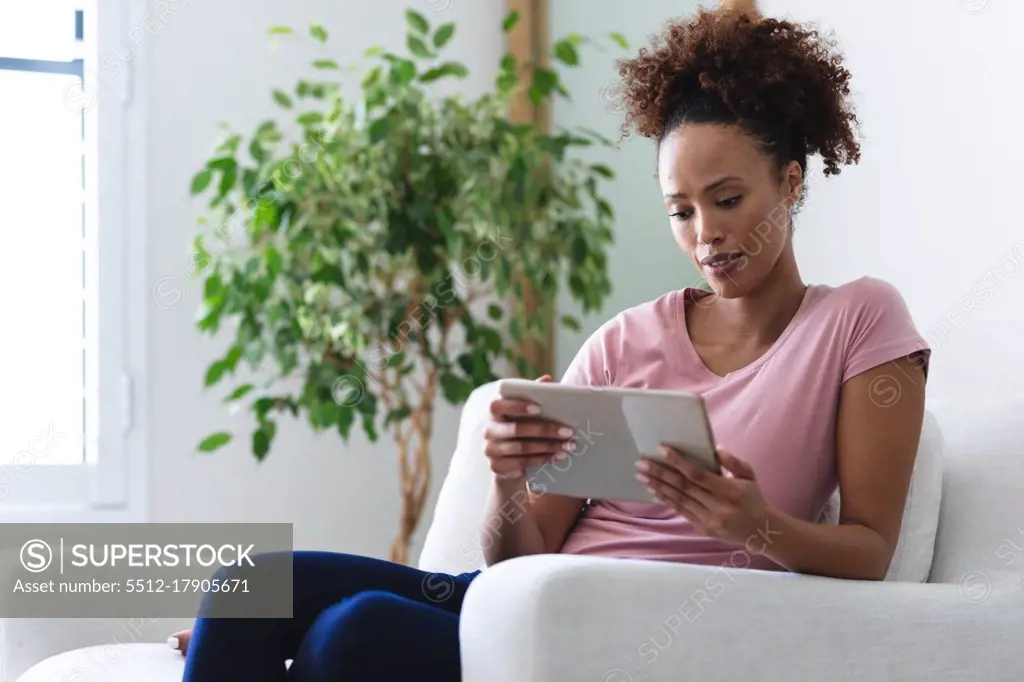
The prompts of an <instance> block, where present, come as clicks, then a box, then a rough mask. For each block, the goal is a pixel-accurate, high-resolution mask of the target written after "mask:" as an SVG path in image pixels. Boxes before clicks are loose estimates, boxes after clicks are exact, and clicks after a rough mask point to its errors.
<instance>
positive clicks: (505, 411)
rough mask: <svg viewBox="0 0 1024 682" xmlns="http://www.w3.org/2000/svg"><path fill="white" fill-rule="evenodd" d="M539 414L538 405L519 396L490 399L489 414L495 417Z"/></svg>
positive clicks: (533, 415)
mask: <svg viewBox="0 0 1024 682" xmlns="http://www.w3.org/2000/svg"><path fill="white" fill-rule="evenodd" d="M538 414H540V405H538V404H537V403H534V402H531V401H529V400H521V399H519V398H496V399H494V400H492V401H491V416H493V417H494V418H496V419H502V418H509V417H513V418H514V417H535V416H537V415H538Z"/></svg>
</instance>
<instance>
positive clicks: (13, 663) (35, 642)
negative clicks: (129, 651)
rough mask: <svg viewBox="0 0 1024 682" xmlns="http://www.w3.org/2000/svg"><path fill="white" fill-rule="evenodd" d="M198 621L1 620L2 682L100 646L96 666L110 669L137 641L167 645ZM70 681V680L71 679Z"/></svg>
mask: <svg viewBox="0 0 1024 682" xmlns="http://www.w3.org/2000/svg"><path fill="white" fill-rule="evenodd" d="M194 620H195V619H194V618H144V617H140V618H6V619H0V682H14V680H16V679H18V676H19V675H21V674H22V673H23V672H25V671H26V670H28V669H29V668H31V667H32V666H33V665H35V664H36V663H38V662H40V661H42V660H45V659H47V658H49V657H50V656H55V655H56V654H59V653H63V652H65V651H70V650H72V649H80V648H82V647H87V646H99V647H102V649H101V650H100V651H99V653H98V654H97V656H98V657H99V660H97V661H94V664H96V665H100V666H104V667H109V666H113V665H115V664H116V663H117V661H118V660H119V659H120V657H121V656H123V655H124V651H125V649H124V647H125V646H127V645H129V644H134V643H137V642H166V641H167V637H168V636H169V635H171V634H172V633H174V632H177V631H178V630H184V629H185V628H189V627H192V623H193V622H194ZM69 679H70V678H69Z"/></svg>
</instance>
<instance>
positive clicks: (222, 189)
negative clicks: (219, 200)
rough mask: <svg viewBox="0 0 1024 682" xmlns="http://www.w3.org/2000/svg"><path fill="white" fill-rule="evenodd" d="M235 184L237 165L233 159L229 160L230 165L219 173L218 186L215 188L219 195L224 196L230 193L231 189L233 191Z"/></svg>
mask: <svg viewBox="0 0 1024 682" xmlns="http://www.w3.org/2000/svg"><path fill="white" fill-rule="evenodd" d="M237 182H238V164H237V163H235V160H234V159H232V160H231V165H229V166H227V167H226V168H224V170H223V171H222V172H221V175H220V185H219V186H218V187H217V191H218V192H219V193H220V195H221V196H224V195H225V194H227V193H228V192H230V191H231V190H232V189H234V187H235V184H236V183H237Z"/></svg>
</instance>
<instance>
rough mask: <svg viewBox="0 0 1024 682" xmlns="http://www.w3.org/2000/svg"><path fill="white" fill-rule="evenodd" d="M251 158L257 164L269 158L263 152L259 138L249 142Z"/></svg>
mask: <svg viewBox="0 0 1024 682" xmlns="http://www.w3.org/2000/svg"><path fill="white" fill-rule="evenodd" d="M249 156H251V157H252V158H253V160H254V161H256V163H263V162H264V161H265V160H266V158H267V154H266V152H264V151H263V145H262V144H260V139H259V138H258V137H254V138H252V141H251V142H249Z"/></svg>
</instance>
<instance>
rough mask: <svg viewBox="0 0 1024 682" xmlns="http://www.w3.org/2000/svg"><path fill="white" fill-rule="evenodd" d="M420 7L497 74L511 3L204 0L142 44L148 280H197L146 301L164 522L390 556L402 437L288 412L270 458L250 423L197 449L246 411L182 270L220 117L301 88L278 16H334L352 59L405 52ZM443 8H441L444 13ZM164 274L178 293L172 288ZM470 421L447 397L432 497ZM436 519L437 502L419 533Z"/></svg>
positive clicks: (484, 74) (346, 57)
mask: <svg viewBox="0 0 1024 682" xmlns="http://www.w3.org/2000/svg"><path fill="white" fill-rule="evenodd" d="M150 4H153V3H152V2H151V3H150ZM177 4H178V5H179V6H180V5H182V4H183V3H182V2H181V1H180V0H179V2H178V3H177ZM407 7H413V8H416V9H418V10H420V11H422V12H423V13H424V14H425V15H427V16H428V17H431V18H432V20H433V21H435V22H439V21H442V20H444V21H455V22H456V23H457V31H456V36H455V38H454V40H453V43H452V45H451V46H450V47H449V49H450V51H451V56H452V58H455V59H459V60H462V61H463V62H465V63H466V64H467V65H468V66H469V67H470V69H471V78H470V79H469V80H468V82H467V85H466V87H467V89H469V90H471V91H472V90H476V89H478V88H480V87H482V86H486V85H487V84H488V83H490V81H491V79H492V78H493V75H494V72H495V66H496V64H497V62H498V59H499V58H500V56H501V53H502V50H503V37H502V33H501V19H502V17H503V15H504V2H501V1H500V0H486V1H483V0H473V2H452V0H423V1H422V2H421V1H419V0H377V1H376V2H369V3H358V2H339V1H336V0H290V1H289V2H279V1H277V0H259V1H254V0H202V1H199V0H193V1H192V2H190V3H188V4H187V5H185V6H183V7H181V8H180V9H179V10H177V12H176V13H175V14H174V15H173V16H172V17H169V18H168V20H167V21H166V22H164V25H163V26H162V27H161V28H160V30H159V31H157V32H155V33H154V34H153V35H151V36H149V37H148V39H147V42H146V43H145V45H143V47H142V49H143V50H144V54H142V55H141V59H140V63H144V64H145V66H144V72H143V73H142V74H140V75H139V83H140V85H141V87H142V88H143V92H142V93H141V96H142V97H144V98H145V105H146V109H147V111H148V115H147V119H148V125H147V131H146V140H145V142H146V146H147V150H146V159H147V160H146V185H147V200H146V203H147V206H146V212H145V230H146V239H147V241H148V244H147V253H148V258H147V261H146V274H147V282H148V283H149V285H153V284H155V283H156V282H158V281H160V280H161V279H162V278H166V277H172V278H176V279H177V280H178V281H179V282H180V284H181V291H182V292H183V293H184V301H183V302H182V303H181V304H180V305H178V306H177V307H172V308H169V309H165V308H163V307H161V306H160V305H157V304H156V303H154V304H153V305H151V306H149V308H148V310H147V317H146V321H145V323H146V325H147V335H148V354H147V372H148V378H149V382H148V384H149V385H148V395H146V400H147V401H148V433H149V442H148V451H149V455H150V457H151V464H150V467H149V471H150V475H149V484H148V488H149V490H148V497H149V519H150V520H152V521H155V522H171V521H176V522H213V521H232V522H241V521H250V522H253V521H284V522H288V521H290V522H294V523H295V544H296V547H299V548H316V549H328V550H337V551H347V552H355V553H361V554H368V555H374V556H384V555H386V552H387V549H388V546H389V545H390V542H391V540H392V538H393V535H394V532H395V529H396V528H397V522H398V493H397V490H398V474H397V463H396V458H395V454H394V448H393V446H391V445H390V444H389V443H387V442H384V443H382V444H379V445H376V446H373V445H371V444H369V443H367V442H366V440H365V438H364V437H362V432H361V429H359V428H358V426H357V427H356V428H354V429H353V433H354V434H355V437H354V439H353V441H352V442H351V444H350V445H347V446H346V445H344V444H343V443H342V441H341V439H340V437H338V436H337V435H335V434H328V435H325V436H323V437H320V438H315V437H312V436H310V435H309V429H308V427H307V426H305V425H304V424H294V423H293V424H286V423H282V424H281V428H280V430H279V434H278V437H277V440H276V442H275V445H274V448H273V450H272V451H271V452H270V454H269V456H268V457H267V459H266V460H265V461H264V462H263V463H262V464H257V462H256V461H255V460H254V458H253V457H252V455H251V454H250V451H249V449H248V430H247V429H243V430H241V431H240V434H239V435H241V436H242V440H241V442H236V443H234V444H232V445H230V446H229V447H227V448H224V449H222V450H220V451H218V452H216V453H214V454H211V455H196V454H193V452H194V447H195V445H196V444H197V443H198V442H199V440H200V439H201V438H202V437H204V436H205V435H207V434H209V433H212V432H213V431H216V430H221V429H223V428H225V427H236V428H238V427H245V426H247V422H245V421H243V420H242V418H241V417H238V418H229V417H228V416H227V414H226V413H225V411H224V409H223V406H222V405H221V403H220V399H221V397H222V396H223V394H224V391H223V389H221V390H212V391H203V390H202V379H203V376H204V373H205V369H206V367H207V365H208V363H209V362H210V361H211V360H212V359H214V358H215V357H216V356H217V354H218V353H220V352H221V351H222V350H223V348H224V346H223V343H218V342H216V341H213V340H210V339H209V338H207V337H203V336H200V335H199V333H198V332H197V331H196V330H195V327H194V322H193V320H194V314H195V309H196V304H197V303H198V302H199V299H200V295H201V290H200V282H198V281H197V282H191V281H189V279H188V276H187V274H186V272H185V270H189V268H190V266H189V263H190V261H189V256H190V250H189V248H188V245H189V243H190V241H191V238H192V235H193V234H194V231H195V219H196V217H197V215H199V213H200V212H201V206H200V204H199V202H193V201H191V200H190V199H189V197H188V196H187V192H188V187H189V182H190V179H191V177H192V174H193V173H194V172H195V171H196V170H197V169H199V168H200V167H201V165H202V164H203V163H204V162H205V160H206V159H207V158H208V154H209V152H210V151H211V150H212V145H213V143H214V140H215V138H216V135H217V133H218V131H217V124H218V123H219V122H220V121H228V122H230V123H231V124H232V126H233V127H234V128H236V129H238V130H240V131H244V132H249V131H251V130H252V129H253V127H254V126H255V125H256V124H258V123H259V122H260V121H261V120H263V119H264V118H266V117H269V116H273V115H275V113H276V112H277V111H279V110H278V109H276V106H275V105H274V104H273V102H272V100H271V99H270V94H269V93H270V90H271V88H272V87H274V86H279V87H285V88H288V89H290V88H291V87H293V85H294V82H295V79H296V77H297V75H298V74H299V73H300V72H301V71H302V70H304V69H305V65H306V64H307V63H308V59H309V58H310V56H311V54H312V53H311V52H310V51H309V50H300V49H289V47H288V46H287V45H285V44H282V45H281V46H280V47H278V48H277V49H276V50H271V49H270V48H269V46H268V40H267V38H266V34H265V30H266V28H267V27H269V26H272V25H276V24H287V25H291V26H294V27H296V28H302V29H303V30H304V29H305V27H306V26H307V25H308V24H309V23H310V22H313V21H319V22H322V23H323V24H324V25H325V27H326V28H327V30H328V32H329V33H330V41H329V43H328V46H329V52H330V56H332V57H334V58H335V59H337V61H339V62H342V63H350V62H351V61H352V60H356V59H358V58H359V57H360V56H361V55H362V53H363V51H364V50H365V49H366V48H367V47H369V46H371V45H376V44H383V45H385V46H387V47H389V48H391V49H395V50H403V51H404V47H403V46H404V36H405V19H404V11H405V9H406V8H407ZM440 12H444V15H443V17H436V15H437V14H438V13H440ZM306 73H312V72H311V71H307V72H306ZM179 265H181V266H182V267H184V269H185V270H183V269H182V267H179ZM167 282H168V281H165V283H164V289H163V290H164V291H165V292H167V293H166V296H167V297H169V298H165V299H164V300H163V301H161V302H162V303H163V304H164V305H165V306H166V304H167V302H168V301H169V300H170V301H173V294H172V293H170V292H172V291H173V289H168V288H167V287H168V286H169V285H168V283H167ZM171 285H173V283H171ZM457 418H458V412H457V410H455V409H453V408H449V407H447V406H442V407H441V408H440V409H439V415H438V419H437V424H436V430H435V433H436V436H435V438H434V439H433V447H434V460H435V463H436V464H435V472H437V473H436V474H435V481H434V483H435V485H434V491H435V494H436V490H437V489H438V487H439V484H440V479H441V477H442V476H443V474H444V472H445V467H446V465H447V462H448V458H449V457H450V454H451V451H452V449H453V447H454V444H455V435H456V427H457ZM427 521H429V514H428V515H427V517H426V518H425V519H424V525H423V526H422V527H421V532H420V534H419V539H422V536H423V532H424V531H425V525H426V522H427ZM415 549H416V551H418V543H417V547H416V548H415Z"/></svg>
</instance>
